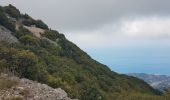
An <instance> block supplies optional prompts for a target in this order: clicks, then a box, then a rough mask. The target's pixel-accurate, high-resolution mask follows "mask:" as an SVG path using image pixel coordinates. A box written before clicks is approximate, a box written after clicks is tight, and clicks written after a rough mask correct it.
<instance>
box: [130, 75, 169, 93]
mask: <svg viewBox="0 0 170 100" xmlns="http://www.w3.org/2000/svg"><path fill="white" fill-rule="evenodd" d="M128 75H130V76H134V77H137V78H139V79H142V80H144V81H145V82H147V83H148V84H150V85H151V86H152V87H153V88H155V89H158V90H160V91H164V89H168V88H170V76H166V75H153V74H145V73H131V74H128Z"/></svg>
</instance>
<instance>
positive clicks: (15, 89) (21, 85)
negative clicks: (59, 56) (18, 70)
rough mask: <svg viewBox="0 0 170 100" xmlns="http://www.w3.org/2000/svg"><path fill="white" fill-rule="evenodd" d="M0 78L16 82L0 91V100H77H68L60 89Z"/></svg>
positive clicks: (25, 80)
mask: <svg viewBox="0 0 170 100" xmlns="http://www.w3.org/2000/svg"><path fill="white" fill-rule="evenodd" d="M0 77H1V78H7V79H9V80H13V81H16V82H17V84H16V85H14V86H12V87H11V88H9V89H4V90H0V100H77V99H71V98H69V97H68V95H67V93H66V92H65V91H64V90H62V89H61V88H57V89H54V88H52V87H50V86H48V85H46V84H41V83H38V82H35V81H31V80H29V79H25V78H22V79H19V78H18V77H9V76H8V75H6V74H1V76H0Z"/></svg>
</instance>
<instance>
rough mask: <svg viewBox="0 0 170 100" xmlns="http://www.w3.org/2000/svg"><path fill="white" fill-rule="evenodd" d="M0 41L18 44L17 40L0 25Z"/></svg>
mask: <svg viewBox="0 0 170 100" xmlns="http://www.w3.org/2000/svg"><path fill="white" fill-rule="evenodd" d="M0 41H6V42H9V43H16V42H18V39H17V38H16V37H14V36H13V35H12V34H11V32H10V31H9V30H8V29H6V28H4V27H3V26H1V25H0Z"/></svg>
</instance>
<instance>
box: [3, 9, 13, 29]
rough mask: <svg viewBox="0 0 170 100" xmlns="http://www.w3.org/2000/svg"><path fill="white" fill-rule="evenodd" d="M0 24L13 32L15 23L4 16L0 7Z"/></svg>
mask: <svg viewBox="0 0 170 100" xmlns="http://www.w3.org/2000/svg"><path fill="white" fill-rule="evenodd" d="M0 24H1V25H2V26H4V27H6V28H7V29H9V30H10V31H12V32H15V24H14V23H12V22H10V20H9V19H8V18H7V17H6V15H5V13H4V12H3V10H2V9H1V11H0Z"/></svg>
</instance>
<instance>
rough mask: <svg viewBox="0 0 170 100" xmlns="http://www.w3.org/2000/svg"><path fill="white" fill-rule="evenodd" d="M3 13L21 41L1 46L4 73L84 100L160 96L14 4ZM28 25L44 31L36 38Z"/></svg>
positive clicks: (0, 64) (0, 21) (3, 22)
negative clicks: (105, 63)
mask: <svg viewBox="0 0 170 100" xmlns="http://www.w3.org/2000/svg"><path fill="white" fill-rule="evenodd" d="M0 10H1V12H0V15H2V16H0V24H1V25H2V26H4V27H6V28H7V29H9V30H10V31H11V32H12V35H13V36H15V37H16V38H17V39H18V41H19V42H18V43H14V44H9V43H0V69H1V71H2V72H6V71H7V72H9V71H10V72H14V73H15V74H16V75H19V76H20V77H25V78H28V79H31V80H36V81H38V82H41V83H46V84H48V85H49V86H51V87H54V88H58V87H61V88H62V89H64V90H65V91H66V92H67V93H68V95H69V96H70V97H72V98H79V99H80V100H113V99H114V100H116V99H118V100H121V99H120V98H122V97H123V98H124V97H126V96H129V95H132V94H133V95H135V94H137V95H144V94H146V95H151V96H156V94H157V93H158V91H156V90H154V89H153V88H152V87H150V86H149V85H148V84H147V83H145V82H144V81H142V80H139V79H137V78H135V77H130V76H126V75H120V74H117V73H115V72H113V71H111V70H110V69H109V68H108V67H107V66H105V65H103V64H101V63H99V62H97V61H95V60H93V59H92V58H91V57H90V56H89V55H88V54H87V53H85V52H84V51H82V50H81V49H80V48H79V47H77V46H76V45H75V44H73V43H72V42H70V41H68V40H67V39H66V38H65V36H64V35H63V34H61V33H59V32H57V31H55V30H51V29H49V28H48V26H47V25H46V24H44V23H43V22H42V21H41V20H35V19H33V18H31V17H30V16H29V15H27V14H25V15H23V14H20V12H19V10H18V9H16V8H15V7H13V6H12V5H9V6H6V7H0ZM4 19H5V20H4ZM16 25H17V27H16ZM11 26H12V28H11ZM18 26H19V27H18ZM25 26H26V27H35V28H39V29H42V30H44V31H43V33H39V35H40V36H36V35H35V33H32V31H30V30H29V29H27V28H25ZM148 100H149V99H148Z"/></svg>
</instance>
